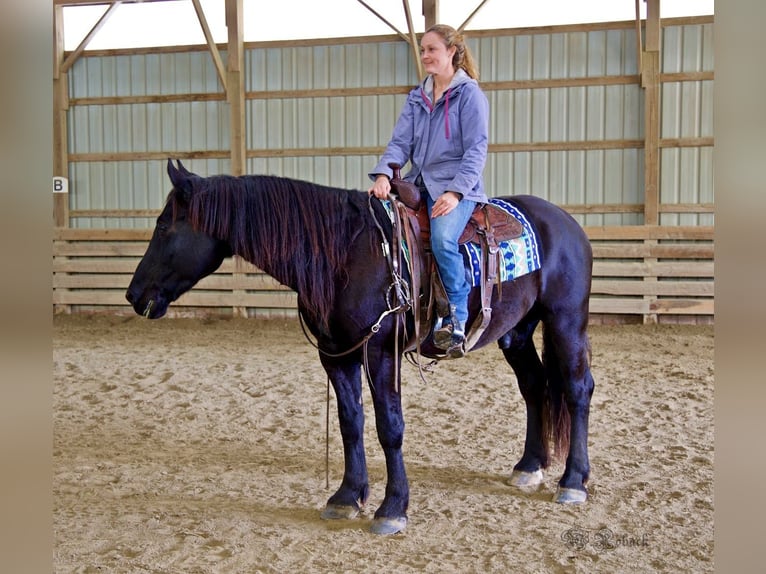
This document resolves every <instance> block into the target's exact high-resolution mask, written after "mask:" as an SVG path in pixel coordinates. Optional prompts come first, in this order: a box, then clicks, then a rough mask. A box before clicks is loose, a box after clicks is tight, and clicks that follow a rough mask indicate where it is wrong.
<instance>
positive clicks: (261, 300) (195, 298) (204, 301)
mask: <svg viewBox="0 0 766 574" xmlns="http://www.w3.org/2000/svg"><path fill="white" fill-rule="evenodd" d="M296 301H297V297H296V295H295V293H293V292H291V291H285V292H273V293H231V292H226V291H219V292H211V291H199V290H196V291H195V290H192V291H189V292H188V293H185V294H184V295H182V296H181V297H180V298H179V299H178V301H177V302H176V303H173V305H176V304H178V305H182V306H183V305H186V306H190V307H256V308H261V307H262V308H294V307H295V306H296ZM53 303H54V304H55V305H115V306H116V305H121V306H127V305H128V303H127V301H126V300H125V294H124V292H121V291H110V290H78V291H54V293H53Z"/></svg>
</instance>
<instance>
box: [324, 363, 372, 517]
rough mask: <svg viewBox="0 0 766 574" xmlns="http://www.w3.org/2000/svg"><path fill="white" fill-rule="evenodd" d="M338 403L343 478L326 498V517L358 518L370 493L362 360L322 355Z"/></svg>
mask: <svg viewBox="0 0 766 574" xmlns="http://www.w3.org/2000/svg"><path fill="white" fill-rule="evenodd" d="M322 364H323V365H324V367H325V370H326V371H327V374H328V376H329V377H330V381H331V383H332V386H333V389H334V390H335V397H336V399H337V404H338V421H339V423H340V433H341V437H342V439H343V460H344V470H343V481H342V482H341V484H340V488H338V490H337V491H336V492H335V494H333V495H332V496H331V497H330V498H329V499H328V501H327V505H326V506H325V509H324V511H323V512H322V515H321V516H322V518H323V519H325V520H334V519H348V518H356V517H357V516H358V515H359V511H360V510H361V508H362V506H364V504H365V503H366V502H367V497H368V496H369V479H368V476H367V461H366V459H365V454H364V409H363V406H362V396H361V393H362V382H361V376H360V374H361V367H360V364H359V362H355V363H347V364H340V365H339V364H335V363H332V362H330V361H329V359H325V358H324V357H323V358H322Z"/></svg>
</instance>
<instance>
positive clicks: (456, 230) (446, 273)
mask: <svg viewBox="0 0 766 574" xmlns="http://www.w3.org/2000/svg"><path fill="white" fill-rule="evenodd" d="M424 196H425V197H426V205H427V206H428V217H429V218H430V217H431V208H432V207H433V205H434V200H433V199H431V196H430V195H428V193H425V194H424ZM475 207H476V202H475V201H471V200H470V199H461V200H460V202H459V203H458V204H457V207H455V209H453V210H452V211H450V212H449V213H448V214H447V215H442V216H441V217H437V218H435V219H431V250H432V251H433V254H434V259H436V265H437V267H438V268H439V275H441V278H442V283H444V290H445V291H446V292H447V298H448V299H449V302H450V304H451V305H454V306H455V316H456V317H457V319H458V321H461V322H463V323H465V321H467V320H468V293H470V291H471V284H470V282H469V281H468V278H467V277H466V270H465V264H464V263H463V256H462V255H461V254H460V251H459V250H458V244H457V240H458V239H459V238H460V234H461V233H462V232H463V229H465V226H466V223H468V220H469V219H470V218H471V214H472V213H473V210H474V208H475Z"/></svg>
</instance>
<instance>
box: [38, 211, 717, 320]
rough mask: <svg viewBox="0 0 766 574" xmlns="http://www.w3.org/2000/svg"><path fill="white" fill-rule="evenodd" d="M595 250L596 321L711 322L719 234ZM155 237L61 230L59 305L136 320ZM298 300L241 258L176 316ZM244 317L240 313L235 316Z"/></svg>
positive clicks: (646, 230) (635, 237) (627, 231)
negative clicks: (131, 300) (132, 301)
mask: <svg viewBox="0 0 766 574" xmlns="http://www.w3.org/2000/svg"><path fill="white" fill-rule="evenodd" d="M585 231H586V233H587V234H588V236H589V237H590V238H591V245H592V247H593V254H594V264H593V283H592V291H591V299H590V312H591V314H593V315H599V316H600V315H620V316H630V315H640V316H644V317H645V318H646V317H649V316H659V315H668V316H692V315H697V316H700V315H702V316H705V315H707V316H712V315H713V314H714V294H715V282H714V256H715V246H714V243H713V228H712V227H694V226H685V227H681V226H679V227H669V226H639V225H635V226H611V227H610V226H605V227H585ZM151 234H152V230H151V229H60V228H59V229H56V230H54V241H53V304H54V305H55V306H56V307H57V308H58V309H60V310H61V309H63V310H65V311H66V309H67V308H69V309H71V308H75V309H94V308H101V309H109V310H116V311H117V312H122V311H123V310H124V311H125V312H131V311H130V306H129V305H128V304H127V301H126V300H125V290H126V289H127V286H128V284H129V283H130V280H131V278H132V275H133V272H134V271H135V269H136V267H137V265H138V263H139V261H140V259H141V257H142V256H143V254H144V252H145V250H146V246H147V243H148V241H149V239H150V238H151ZM296 300H297V297H296V295H295V293H294V292H293V291H291V290H290V289H288V288H287V287H285V286H284V285H280V284H279V283H278V282H277V281H276V280H275V279H273V278H272V277H270V276H269V275H267V274H266V273H264V272H263V271H261V270H259V269H258V268H256V267H255V266H254V265H252V264H250V263H248V262H246V261H244V260H242V259H240V258H238V257H235V258H232V259H227V260H225V261H224V262H223V264H222V265H221V267H220V268H219V270H218V271H216V272H215V273H213V274H212V275H210V276H208V277H206V278H204V279H203V280H201V281H200V283H199V284H198V285H197V286H195V287H194V289H192V290H191V291H190V292H188V293H186V294H184V295H183V296H182V297H181V298H180V299H179V301H177V302H175V303H174V304H173V308H174V309H175V308H177V309H181V310H182V312H183V313H186V312H189V311H188V310H189V309H191V310H195V309H196V310H197V311H193V312H194V313H197V312H200V313H205V312H207V313H212V314H218V313H222V312H223V313H225V312H227V311H226V310H227V309H228V312H229V313H230V312H232V310H235V311H234V312H239V313H241V312H242V310H248V311H247V312H248V313H251V314H254V315H256V316H257V315H258V314H259V313H261V312H263V313H271V312H284V313H294V312H295V308H296ZM236 310H240V311H236Z"/></svg>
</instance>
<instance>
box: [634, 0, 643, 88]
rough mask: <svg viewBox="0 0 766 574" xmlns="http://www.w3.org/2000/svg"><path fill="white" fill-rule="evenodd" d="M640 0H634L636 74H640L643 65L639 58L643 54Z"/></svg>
mask: <svg viewBox="0 0 766 574" xmlns="http://www.w3.org/2000/svg"><path fill="white" fill-rule="evenodd" d="M640 3H641V0H636V59H637V60H638V61H637V62H636V64H637V65H636V67H637V68H638V75H639V76H641V72H642V70H643V65H642V63H641V58H642V56H643V55H644V47H643V40H642V38H641V35H642V34H641V8H640Z"/></svg>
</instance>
